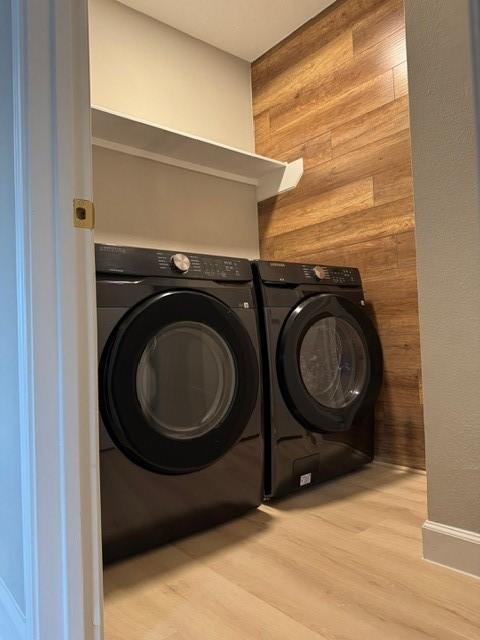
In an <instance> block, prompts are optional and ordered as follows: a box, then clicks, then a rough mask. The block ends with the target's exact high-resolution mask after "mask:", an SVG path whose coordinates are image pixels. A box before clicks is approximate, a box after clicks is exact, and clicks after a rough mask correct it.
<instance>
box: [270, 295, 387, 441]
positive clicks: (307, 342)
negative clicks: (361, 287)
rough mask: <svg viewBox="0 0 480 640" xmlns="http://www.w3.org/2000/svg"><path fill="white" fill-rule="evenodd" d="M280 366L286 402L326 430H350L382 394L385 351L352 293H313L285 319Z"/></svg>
mask: <svg viewBox="0 0 480 640" xmlns="http://www.w3.org/2000/svg"><path fill="white" fill-rule="evenodd" d="M277 371H278V378H279V381H280V386H281V389H282V393H283V395H284V398H285V401H286V404H287V406H288V407H289V409H290V411H291V412H292V413H293V414H294V416H295V417H296V418H297V420H298V421H299V422H300V423H301V424H303V425H304V426H305V427H306V428H308V429H309V430H312V431H317V432H320V433H322V432H339V431H346V430H348V429H349V428H350V427H351V425H352V422H353V420H354V418H355V416H356V415H357V413H358V412H359V411H361V410H365V409H366V408H369V407H371V406H372V404H373V402H374V401H375V400H376V398H377V396H378V392H379V389H380V384H381V379H382V352H381V347H380V341H379V339H378V335H377V332H376V330H375V328H374V326H373V324H372V322H371V321H370V319H369V318H368V316H367V315H366V314H365V313H364V312H363V310H362V309H361V308H360V307H359V306H357V305H355V304H354V303H352V302H351V301H349V300H347V299H346V298H343V297H341V296H338V295H331V294H320V295H316V296H311V297H309V298H307V299H304V300H303V301H302V302H300V304H298V305H297V306H296V307H295V308H294V309H293V311H292V312H291V313H290V314H289V316H288V317H287V319H286V321H285V324H284V326H283V328H282V331H281V334H280V339H279V342H278V349H277Z"/></svg>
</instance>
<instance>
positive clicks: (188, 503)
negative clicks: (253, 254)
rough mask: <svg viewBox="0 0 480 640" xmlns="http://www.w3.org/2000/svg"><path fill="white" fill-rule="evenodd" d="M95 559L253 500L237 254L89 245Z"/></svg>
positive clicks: (245, 295) (257, 420)
mask: <svg viewBox="0 0 480 640" xmlns="http://www.w3.org/2000/svg"><path fill="white" fill-rule="evenodd" d="M95 252H96V269H97V312H98V343H99V344H98V346H99V356H100V364H99V399H100V414H101V420H100V478H101V505H102V537H103V554H104V561H105V562H111V561H112V560H115V559H118V558H121V557H123V556H126V555H130V554H132V553H136V552H139V551H142V550H145V549H147V548H150V547H153V546H156V545H159V544H161V543H164V542H167V541H169V540H172V539H174V538H177V537H180V536H183V535H185V534H188V533H191V532H193V531H197V530H200V529H202V528H206V527H209V526H211V525H214V524H216V523H219V522H222V521H225V520H227V519H229V518H232V517H234V516H237V515H239V514H240V513H242V512H244V511H245V510H247V509H251V508H253V507H256V506H258V505H259V503H260V501H261V498H262V464H263V461H262V450H263V442H262V429H261V420H262V416H261V398H260V379H259V378H260V376H259V343H258V334H257V310H256V305H255V295H254V288H253V281H252V272H251V267H250V264H249V262H248V260H244V259H237V258H224V257H218V256H207V255H199V254H190V253H188V254H173V255H172V252H168V251H157V250H153V249H138V248H131V247H118V246H109V245H96V247H95Z"/></svg>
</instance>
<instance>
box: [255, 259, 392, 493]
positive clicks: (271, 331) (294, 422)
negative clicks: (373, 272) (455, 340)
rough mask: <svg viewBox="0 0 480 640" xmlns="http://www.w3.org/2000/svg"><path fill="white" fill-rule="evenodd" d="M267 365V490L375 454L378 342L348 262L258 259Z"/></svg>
mask: <svg viewBox="0 0 480 640" xmlns="http://www.w3.org/2000/svg"><path fill="white" fill-rule="evenodd" d="M253 266H254V273H255V278H256V283H257V289H258V295H259V300H260V301H261V304H262V306H263V313H262V314H261V315H262V317H263V323H262V324H263V327H262V328H263V343H264V360H265V363H266V366H265V380H264V388H265V411H266V416H265V425H266V427H265V428H266V432H265V470H266V473H265V494H266V496H267V497H276V496H281V495H284V494H287V493H289V492H291V491H294V490H296V489H299V488H301V487H306V486H309V485H311V484H314V483H318V482H322V481H324V480H328V479H330V478H333V477H335V476H338V475H340V474H343V473H346V472H348V471H351V470H353V469H355V468H357V467H359V466H361V465H363V464H365V463H367V462H370V461H371V460H372V458H373V455H374V402H375V400H376V399H377V396H378V393H379V390H380V386H381V381H382V372H383V363H382V350H381V346H380V341H379V338H378V335H377V332H376V330H375V327H374V326H373V324H372V322H371V320H370V319H369V317H368V316H367V314H366V312H365V310H364V304H365V302H364V297H363V289H362V283H361V279H360V274H359V272H358V270H357V269H354V268H349V267H326V266H318V265H310V264H295V263H284V262H266V261H258V262H256V263H254V265H253Z"/></svg>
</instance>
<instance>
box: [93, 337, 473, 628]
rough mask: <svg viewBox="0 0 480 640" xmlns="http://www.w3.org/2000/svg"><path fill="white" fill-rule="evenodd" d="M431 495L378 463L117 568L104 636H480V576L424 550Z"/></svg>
mask: <svg viewBox="0 0 480 640" xmlns="http://www.w3.org/2000/svg"><path fill="white" fill-rule="evenodd" d="M397 346H398V348H399V349H402V348H403V347H402V345H401V344H400V343H398V345H397ZM396 348H397V347H396ZM390 417H391V416H388V418H390ZM393 417H395V416H393ZM416 418H417V417H416V416H415V415H414V413H411V414H410V417H409V420H415V419H416ZM407 433H408V432H407ZM407 433H406V434H405V437H406V435H407ZM402 437H403V436H402ZM425 494H426V477H425V475H424V474H423V473H412V472H405V471H400V470H397V469H391V468H388V467H383V466H380V465H370V466H368V467H367V468H365V469H363V470H361V471H360V472H357V473H354V474H350V475H348V476H345V477H343V478H340V479H339V480H338V481H336V482H332V483H327V484H325V485H322V486H318V487H315V488H313V489H311V490H307V491H305V492H300V493H297V494H296V495H292V496H291V497H289V498H287V499H285V500H282V501H281V502H276V503H273V504H269V505H263V506H262V507H260V509H258V510H254V511H252V512H250V513H249V514H247V515H245V516H244V517H242V518H238V519H236V520H234V521H232V522H229V523H227V524H225V525H223V526H221V527H216V528H214V529H212V530H210V531H206V532H203V533H200V534H198V535H195V536H191V537H189V538H184V539H182V540H178V541H177V542H175V543H174V544H172V545H167V546H165V547H163V548H161V549H158V550H156V551H153V552H151V553H148V554H145V555H143V556H139V557H136V558H132V559H130V560H128V561H126V562H122V563H120V564H117V565H114V566H110V567H108V568H107V569H106V571H105V576H104V587H105V640H253V639H259V640H260V639H264V640H273V639H275V640H291V639H295V640H315V639H316V640H321V639H324V640H327V639H328V640H334V639H336V640H340V639H342V640H359V638H365V639H366V640H426V639H427V638H429V639H432V640H433V639H436V640H477V639H478V637H479V629H480V612H479V607H478V603H479V601H480V582H479V581H478V580H476V579H475V578H473V577H469V576H466V575H463V574H460V573H457V572H454V571H451V570H449V569H447V568H445V567H440V566H438V565H435V564H432V563H428V562H425V561H424V560H423V559H422V541H421V525H422V523H423V521H424V520H425V517H426V514H425V507H426V504H425V503H426V495H425Z"/></svg>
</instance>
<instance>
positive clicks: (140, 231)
mask: <svg viewBox="0 0 480 640" xmlns="http://www.w3.org/2000/svg"><path fill="white" fill-rule="evenodd" d="M89 7H90V55H91V91H92V104H95V105H98V106H100V107H104V108H107V109H110V110H112V111H117V112H120V113H125V114H128V115H131V116H134V117H136V118H140V119H144V120H147V121H150V122H154V123H158V124H161V125H165V126H167V127H171V128H173V129H178V130H181V131H186V132H189V133H192V134H195V135H197V136H200V137H204V138H209V139H212V140H215V141H217V142H221V143H223V144H227V145H230V146H234V147H239V148H242V149H246V150H248V151H252V150H253V147H254V133H253V118H252V100H251V81H250V65H249V63H248V62H245V61H244V60H240V59H239V58H236V57H234V56H232V55H230V54H227V53H224V52H223V51H220V50H219V49H216V48H215V47H212V46H210V45H208V44H205V43H203V42H200V41H199V40H196V39H195V38H192V37H190V36H188V35H186V34H184V33H181V32H180V31H177V30H175V29H173V28H171V27H169V26H167V25H164V24H162V23H160V22H157V21H156V20H154V19H152V18H150V17H147V16H145V15H143V14H141V13H138V12H136V11H134V10H132V9H130V8H129V7H126V6H125V5H123V4H121V3H119V2H116V1H115V0H90V3H89ZM93 162H94V165H93V168H94V199H95V206H96V217H97V223H96V234H95V239H96V241H98V242H106V243H114V244H130V245H133V246H150V247H158V248H165V249H169V248H172V249H178V250H183V251H198V252H203V253H216V254H224V255H237V256H243V257H248V258H255V257H258V255H259V244H258V214H257V204H256V198H255V196H256V194H255V188H254V187H253V186H251V185H243V184H238V183H234V182H230V181H227V180H222V179H220V178H213V177H211V176H208V175H202V174H199V173H194V172H190V171H186V170H183V169H178V168H174V167H169V166H165V165H162V164H159V163H157V162H154V161H152V160H144V159H141V158H136V157H133V156H127V155H125V154H121V153H117V152H114V151H107V150H105V149H100V148H94V153H93Z"/></svg>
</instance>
